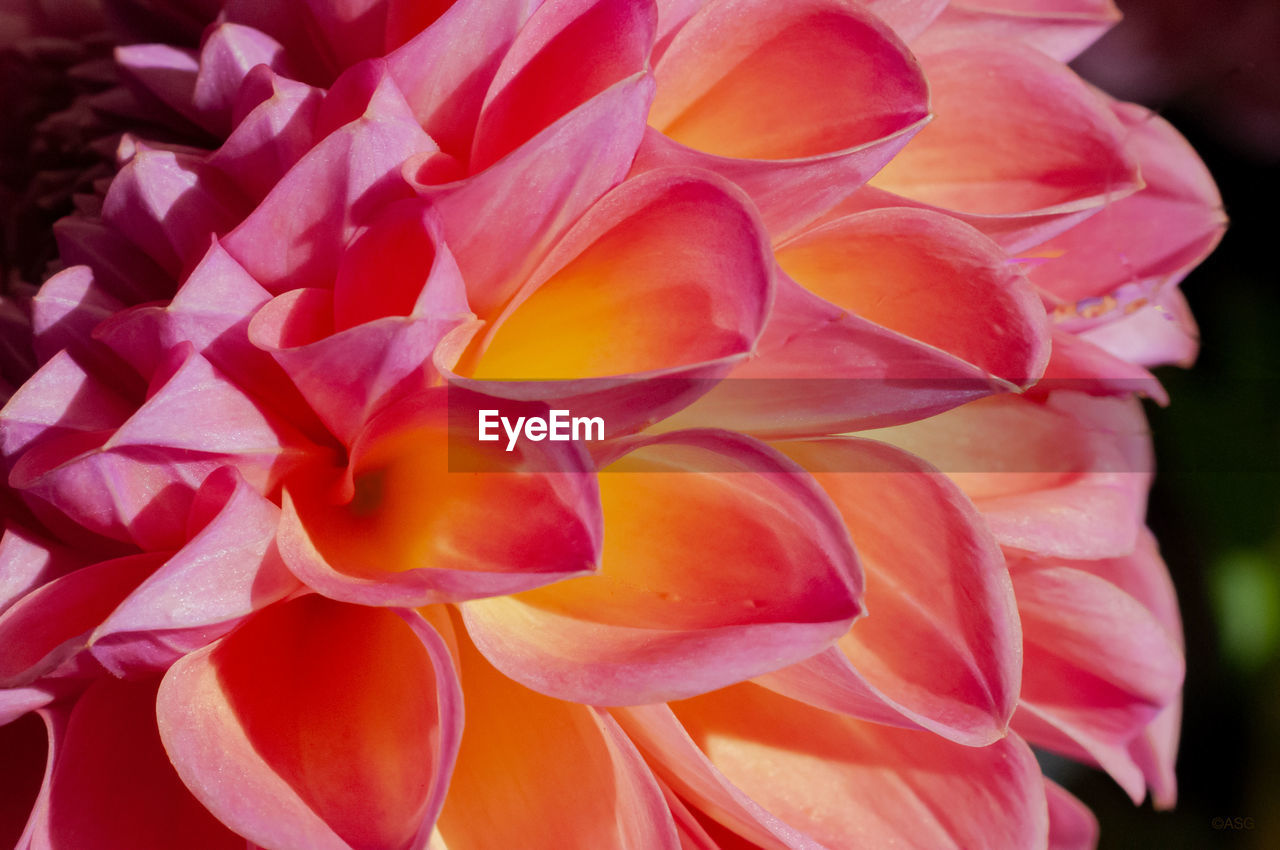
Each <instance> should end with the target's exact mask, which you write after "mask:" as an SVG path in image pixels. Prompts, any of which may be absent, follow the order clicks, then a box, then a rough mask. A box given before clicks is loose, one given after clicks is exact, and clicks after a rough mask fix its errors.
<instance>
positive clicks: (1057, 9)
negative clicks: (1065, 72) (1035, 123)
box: [913, 0, 1120, 62]
mask: <svg viewBox="0 0 1280 850" xmlns="http://www.w3.org/2000/svg"><path fill="white" fill-rule="evenodd" d="M1119 21H1120V10H1119V9H1117V8H1116V4H1115V3H1114V2H1113V0H959V2H955V3H951V4H950V5H948V6H947V8H946V10H945V11H943V13H942V15H941V16H940V17H939V18H938V19H937V20H936V21H935V22H934V23H933V26H931V27H930V28H929V29H928V31H927V32H926V33H925V34H924V36H923V37H922V38H921V39H920V40H919V41H917V42H916V43H915V44H914V45H913V46H914V47H916V48H918V49H921V50H925V51H932V50H937V49H939V48H943V47H945V46H947V45H952V44H964V43H965V42H969V43H976V42H981V41H989V42H996V43H1002V44H1008V43H1009V42H1014V41H1017V42H1021V43H1023V44H1028V45H1030V46H1032V47H1035V48H1037V49H1039V50H1041V51H1043V52H1045V53H1047V54H1049V55H1050V56H1052V57H1053V58H1054V59H1057V60H1059V61H1061V62H1070V61H1071V60H1072V59H1074V58H1076V56H1078V55H1080V53H1081V52H1083V51H1084V49H1085V48H1086V47H1088V46H1089V45H1090V44H1093V43H1094V42H1095V41H1097V40H1098V39H1099V38H1100V37H1101V36H1102V35H1103V33H1105V32H1106V31H1107V30H1109V29H1111V27H1113V26H1115V25H1116V24H1117V23H1118V22H1119Z"/></svg>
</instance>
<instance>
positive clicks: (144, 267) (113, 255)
mask: <svg viewBox="0 0 1280 850" xmlns="http://www.w3.org/2000/svg"><path fill="white" fill-rule="evenodd" d="M53 233H54V236H55V237H56V238H57V240H58V253H59V255H60V256H61V257H62V261H63V262H64V263H66V264H67V265H68V266H74V265H86V266H89V267H90V268H92V269H93V277H94V280H95V282H96V283H97V284H98V285H99V286H101V287H102V289H103V290H104V291H105V292H107V293H109V294H111V295H112V296H114V297H115V298H118V299H120V300H121V301H123V302H124V303H126V304H139V303H141V302H143V301H155V300H158V299H161V298H168V297H170V296H171V295H172V294H173V290H174V288H175V286H176V285H177V284H176V281H175V280H174V279H173V278H172V277H171V276H169V275H168V274H167V273H166V272H165V271H164V270H163V269H161V268H160V267H159V266H158V265H156V262H155V261H154V260H152V259H151V258H150V257H148V256H147V255H146V254H144V253H143V252H142V251H141V250H140V249H139V248H138V247H137V246H135V245H134V244H133V243H132V242H130V241H129V240H127V239H121V238H120V236H119V234H118V233H117V232H116V231H115V230H114V229H113V228H111V227H108V226H107V225H105V224H103V223H102V222H99V221H89V220H85V219H81V218H76V217H74V216H68V217H67V218H63V219H61V220H59V221H58V222H57V223H55V224H54V226H53Z"/></svg>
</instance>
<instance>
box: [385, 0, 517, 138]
mask: <svg viewBox="0 0 1280 850" xmlns="http://www.w3.org/2000/svg"><path fill="white" fill-rule="evenodd" d="M538 5H540V4H537V3H531V2H529V0H496V2H495V0H455V2H454V3H453V4H452V5H451V6H450V7H449V9H448V10H447V11H445V12H443V13H442V14H441V15H440V17H439V19H438V20H436V21H434V22H433V23H432V24H431V25H430V26H428V27H426V28H424V29H422V31H421V32H418V33H417V34H416V35H412V37H411V38H409V36H410V33H407V32H406V31H405V29H404V28H403V23H401V22H402V21H403V18H402V16H403V15H405V14H406V12H407V11H408V9H410V8H414V7H416V9H415V13H416V14H421V13H422V12H424V11H427V8H428V7H427V4H426V3H421V2H417V0H413V2H412V3H409V4H401V3H394V2H393V3H392V8H391V9H390V11H389V14H388V27H391V26H393V25H394V26H396V27H397V28H398V29H399V31H398V32H389V33H388V36H389V37H388V41H389V43H390V44H389V46H391V45H392V44H395V45H396V49H395V50H393V51H391V52H390V53H389V54H388V55H387V67H388V70H389V72H390V74H391V76H392V78H394V79H395V81H396V84H397V85H398V86H399V87H400V90H401V91H403V92H404V95H405V99H406V100H407V101H408V102H409V105H410V107H411V108H412V109H413V114H414V115H415V116H416V117H417V119H418V121H419V123H420V124H421V125H422V127H423V129H424V130H426V131H427V133H429V134H430V135H431V138H432V139H435V141H436V142H437V143H438V144H439V145H440V148H441V150H443V151H445V152H446V153H448V154H450V155H452V156H453V157H454V158H456V159H458V160H459V161H461V162H465V161H466V160H467V158H468V155H469V153H470V151H471V145H472V139H473V137H474V134H475V126H476V121H477V120H478V119H479V117H480V107H481V105H482V104H483V103H484V98H485V93H486V91H487V90H488V88H489V84H490V82H491V81H492V80H493V76H494V74H495V73H497V70H498V65H499V63H500V62H501V61H502V58H503V56H505V55H506V53H507V51H508V50H509V49H510V47H511V42H512V41H513V40H514V39H515V37H516V33H517V32H519V31H520V28H521V27H522V26H523V25H524V23H525V21H526V20H527V19H528V17H529V14H530V12H531V11H532V10H533V9H535V8H537V6H538ZM398 6H399V7H401V9H400V10H399V11H397V7H398ZM406 38H409V40H408V41H407V42H405V39H406ZM463 42H465V43H466V45H467V49H466V50H458V49H457V45H458V44H460V43H463ZM401 44H402V45H403V46H400V45H401Z"/></svg>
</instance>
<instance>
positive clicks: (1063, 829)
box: [1044, 779, 1098, 850]
mask: <svg viewBox="0 0 1280 850" xmlns="http://www.w3.org/2000/svg"><path fill="white" fill-rule="evenodd" d="M1044 790H1045V796H1046V797H1047V798H1048V800H1049V850H1094V848H1095V847H1097V846H1098V819H1097V818H1095V817H1094V816H1093V812H1091V811H1089V807H1088V806H1086V805H1085V804H1084V803H1082V802H1080V801H1079V800H1077V799H1076V798H1075V797H1073V796H1071V794H1069V793H1067V791H1066V790H1064V789H1063V788H1062V786H1061V785H1058V784H1057V783H1055V782H1050V781H1049V780H1048V779H1046V780H1045V781H1044Z"/></svg>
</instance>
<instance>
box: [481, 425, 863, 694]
mask: <svg viewBox="0 0 1280 850" xmlns="http://www.w3.org/2000/svg"><path fill="white" fill-rule="evenodd" d="M603 462H604V463H608V462H610V459H609V458H605V459H604V460H603ZM600 494H601V502H602V504H603V507H604V522H605V535H604V541H605V542H604V552H603V554H602V556H601V568H600V573H599V575H593V576H588V577H586V578H578V579H573V580H570V581H566V582H561V583H559V584H555V585H550V586H547V587H544V588H540V589H538V590H534V591H528V592H526V593H523V594H518V595H516V596H510V597H505V598H494V599H484V600H475V601H471V602H467V603H465V604H464V605H463V606H462V610H463V617H464V619H465V620H466V623H467V628H468V630H469V631H470V633H471V635H472V637H473V639H474V640H475V641H476V645H477V646H478V647H479V648H480V651H481V652H483V653H484V655H485V657H486V658H488V659H489V660H490V661H491V662H492V663H493V664H494V666H496V667H497V668H498V669H499V670H501V671H502V672H504V673H506V674H507V675H508V676H510V677H512V678H513V679H515V680H516V681H518V682H520V683H521V684H524V685H526V686H528V687H530V688H533V689H534V690H537V691H539V692H540V693H545V694H548V695H550V696H555V697H559V698H561V699H568V700H572V701H575V702H585V703H590V704H595V705H622V704H636V703H642V702H655V701H660V700H664V699H673V698H678V697H681V696H687V695H690V694H695V693H702V692H705V691H707V690H710V689H712V688H716V687H722V686H724V685H726V684H729V683H731V682H736V681H741V680H742V679H744V678H746V677H749V676H753V675H758V674H760V673H765V672H769V671H771V670H775V669H778V668H779V667H783V666H785V665H787V664H789V663H793V662H795V661H799V660H800V659H802V658H805V657H808V656H810V655H812V654H813V653H815V652H817V651H818V650H820V649H822V648H823V647H825V646H826V645H828V644H829V643H830V642H831V641H833V640H834V639H835V638H837V637H839V636H840V635H842V634H844V632H845V631H847V629H848V626H849V623H850V622H851V621H852V619H853V618H854V617H855V616H856V615H857V614H858V613H859V611H860V605H859V603H858V599H859V597H860V595H861V588H862V576H861V572H860V570H859V568H858V566H857V561H856V560H855V557H854V554H853V551H852V549H851V548H850V546H849V539H848V535H847V533H846V532H845V530H844V528H843V526H842V525H841V523H840V520H839V517H838V515H837V514H836V513H835V510H834V509H833V508H832V506H831V503H830V501H828V499H827V498H826V496H824V495H823V493H822V492H821V490H819V489H818V488H817V486H816V485H815V484H814V483H813V481H812V479H810V478H809V477H808V476H807V475H805V474H804V473H803V472H801V471H800V469H799V468H798V467H796V466H795V465H794V464H792V463H790V462H789V461H787V460H785V459H784V458H782V457H780V456H779V455H777V454H775V453H774V452H772V451H770V450H769V449H767V448H766V447H765V446H763V445H761V444H759V443H756V442H755V441H752V440H749V439H747V438H744V437H740V436H737V435H734V434H730V433H728V432H713V431H704V432H688V433H685V434H670V435H667V436H664V437H654V438H646V439H637V440H634V441H632V443H631V445H630V450H629V451H628V453H627V454H626V455H625V456H623V457H621V458H619V459H617V461H616V466H615V467H613V468H610V469H606V470H605V471H603V472H602V473H601V475H600ZM658 528H660V529H662V533H661V534H654V533H653V530H654V529H658ZM726 564H729V565H732V568H731V569H725V565H726Z"/></svg>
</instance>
